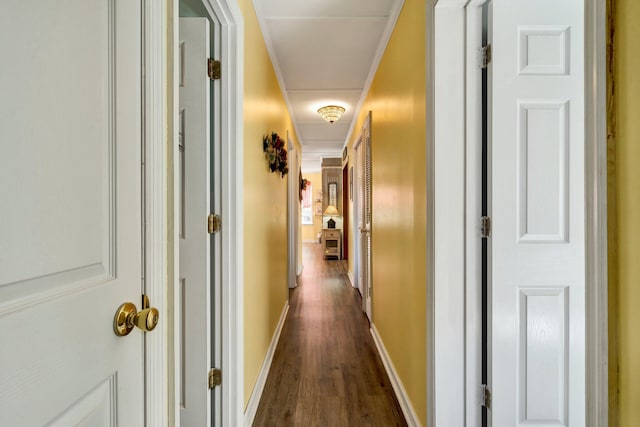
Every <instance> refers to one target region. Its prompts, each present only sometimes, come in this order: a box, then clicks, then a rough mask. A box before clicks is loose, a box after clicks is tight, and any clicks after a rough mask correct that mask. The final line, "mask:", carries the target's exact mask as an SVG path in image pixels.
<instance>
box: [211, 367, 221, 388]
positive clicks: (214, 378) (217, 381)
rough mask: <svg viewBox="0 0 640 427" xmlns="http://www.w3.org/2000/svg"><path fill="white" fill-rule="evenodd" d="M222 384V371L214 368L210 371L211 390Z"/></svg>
mask: <svg viewBox="0 0 640 427" xmlns="http://www.w3.org/2000/svg"><path fill="white" fill-rule="evenodd" d="M221 384H222V371H221V370H220V369H216V368H213V369H211V370H210V371H209V389H212V388H215V387H217V386H219V385H221Z"/></svg>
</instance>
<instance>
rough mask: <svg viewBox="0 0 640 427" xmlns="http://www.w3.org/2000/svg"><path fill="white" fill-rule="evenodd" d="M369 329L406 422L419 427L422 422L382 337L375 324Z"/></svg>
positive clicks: (412, 426)
mask: <svg viewBox="0 0 640 427" xmlns="http://www.w3.org/2000/svg"><path fill="white" fill-rule="evenodd" d="M370 331H371V336H372V337H373V341H374V342H375V343H376V347H377V348H378V353H379V354H380V358H381V359H382V364H383V365H384V368H385V370H386V371H387V375H388V376H389V380H390V381H391V386H392V387H393V391H394V392H395V393H396V397H397V398H398V403H400V408H402V413H403V414H404V418H405V420H406V421H407V424H408V425H409V426H411V427H414V426H415V427H421V426H422V424H420V419H419V418H418V415H417V414H416V411H415V410H414V409H413V406H412V405H411V401H410V400H409V396H408V395H407V391H406V390H405V389H404V386H403V385H402V381H400V377H398V373H397V372H396V368H395V367H394V366H393V363H392V362H391V359H390V358H389V354H388V353H387V349H386V348H385V347H384V344H383V343H382V339H381V338H380V335H379V334H378V330H377V329H376V327H375V325H373V324H371V329H370Z"/></svg>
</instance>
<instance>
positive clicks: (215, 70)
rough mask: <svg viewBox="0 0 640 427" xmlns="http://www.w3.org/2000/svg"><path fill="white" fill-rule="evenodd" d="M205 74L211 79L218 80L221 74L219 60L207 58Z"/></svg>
mask: <svg viewBox="0 0 640 427" xmlns="http://www.w3.org/2000/svg"><path fill="white" fill-rule="evenodd" d="M207 75H208V76H209V78H210V79H211V80H218V79H220V77H221V76H222V65H221V64H220V61H216V60H215V59H211V58H209V59H208V60H207Z"/></svg>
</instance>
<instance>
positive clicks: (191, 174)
mask: <svg viewBox="0 0 640 427" xmlns="http://www.w3.org/2000/svg"><path fill="white" fill-rule="evenodd" d="M179 25H180V45H179V53H180V62H181V64H180V70H181V75H180V82H179V85H180V110H179V124H180V132H179V145H180V146H179V157H180V164H179V167H180V177H181V180H180V188H179V192H180V197H179V200H180V208H179V212H180V216H181V218H180V221H179V224H180V233H179V235H180V302H179V319H180V323H181V325H182V326H181V328H180V347H181V349H182V351H181V376H180V377H181V387H180V407H181V410H180V422H181V424H182V425H183V426H209V425H211V404H210V402H211V401H210V393H209V383H208V377H207V372H208V371H209V368H211V366H212V361H211V296H212V294H211V265H210V257H211V238H210V235H209V234H208V232H207V216H208V215H209V212H210V188H211V187H210V141H211V131H210V99H211V97H210V80H209V77H208V75H207V59H208V58H209V48H210V44H209V43H210V42H209V21H208V19H207V18H180V23H179Z"/></svg>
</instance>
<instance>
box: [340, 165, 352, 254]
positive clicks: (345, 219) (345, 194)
mask: <svg viewBox="0 0 640 427" xmlns="http://www.w3.org/2000/svg"><path fill="white" fill-rule="evenodd" d="M349 184H350V181H349V161H348V160H347V162H346V163H345V164H344V167H343V168H342V224H343V226H342V228H343V232H342V259H344V260H348V259H349V230H348V226H349V208H350V204H349V198H350V197H351V192H350V188H349Z"/></svg>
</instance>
